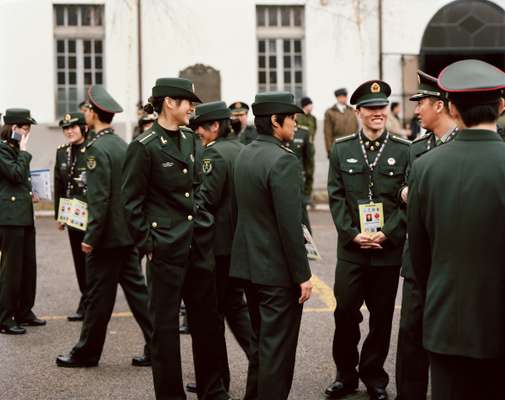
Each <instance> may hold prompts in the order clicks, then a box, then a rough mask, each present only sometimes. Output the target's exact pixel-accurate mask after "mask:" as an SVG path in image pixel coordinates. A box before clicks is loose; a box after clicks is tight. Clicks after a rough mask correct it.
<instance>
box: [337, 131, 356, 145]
mask: <svg viewBox="0 0 505 400" xmlns="http://www.w3.org/2000/svg"><path fill="white" fill-rule="evenodd" d="M356 136H358V134H357V133H353V134H352V135H348V136H344V137H341V138H337V139H335V143H340V142H345V141H347V140H351V139H354V138H355V137H356Z"/></svg>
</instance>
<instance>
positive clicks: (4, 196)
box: [0, 141, 33, 226]
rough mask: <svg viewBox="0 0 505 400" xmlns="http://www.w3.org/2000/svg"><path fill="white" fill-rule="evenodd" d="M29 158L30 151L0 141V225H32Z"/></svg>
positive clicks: (30, 157)
mask: <svg viewBox="0 0 505 400" xmlns="http://www.w3.org/2000/svg"><path fill="white" fill-rule="evenodd" d="M31 159H32V156H31V154H30V153H28V152H26V151H20V150H19V149H18V148H16V147H14V146H12V145H11V144H8V143H7V142H4V141H0V225H4V226H5V225H12V226H32V225H33V203H32V193H31V190H32V189H31V187H32V185H31V182H30V161H31Z"/></svg>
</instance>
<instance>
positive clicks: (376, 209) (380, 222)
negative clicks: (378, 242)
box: [358, 201, 384, 233]
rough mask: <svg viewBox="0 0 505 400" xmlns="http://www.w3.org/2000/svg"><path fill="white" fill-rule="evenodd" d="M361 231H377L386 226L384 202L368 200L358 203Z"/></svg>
mask: <svg viewBox="0 0 505 400" xmlns="http://www.w3.org/2000/svg"><path fill="white" fill-rule="evenodd" d="M358 209H359V224H360V230H361V233H376V232H380V231H382V228H383V227H384V207H383V205H382V203H374V202H373V201H372V202H371V201H366V202H363V203H362V204H359V205H358Z"/></svg>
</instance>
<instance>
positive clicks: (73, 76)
mask: <svg viewBox="0 0 505 400" xmlns="http://www.w3.org/2000/svg"><path fill="white" fill-rule="evenodd" d="M68 83H69V84H71V85H75V84H76V83H77V74H76V73H75V71H72V72H69V73H68Z"/></svg>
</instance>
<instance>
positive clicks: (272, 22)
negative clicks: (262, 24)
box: [268, 7, 277, 26]
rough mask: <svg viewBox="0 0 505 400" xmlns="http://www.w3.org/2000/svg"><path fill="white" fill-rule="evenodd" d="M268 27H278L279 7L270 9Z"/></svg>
mask: <svg viewBox="0 0 505 400" xmlns="http://www.w3.org/2000/svg"><path fill="white" fill-rule="evenodd" d="M268 25H269V26H277V7H268Z"/></svg>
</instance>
